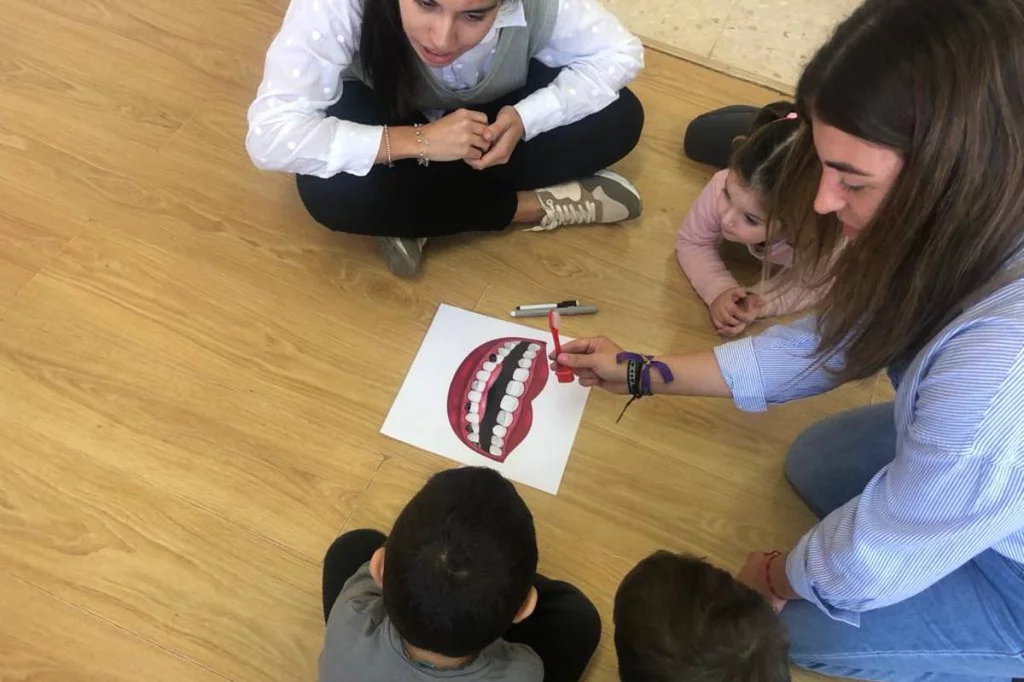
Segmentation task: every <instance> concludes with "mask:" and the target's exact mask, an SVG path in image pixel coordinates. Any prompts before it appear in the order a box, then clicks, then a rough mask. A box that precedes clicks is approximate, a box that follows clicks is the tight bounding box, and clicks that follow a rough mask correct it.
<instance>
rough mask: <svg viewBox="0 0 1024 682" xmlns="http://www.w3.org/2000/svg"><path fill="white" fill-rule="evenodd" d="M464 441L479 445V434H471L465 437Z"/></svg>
mask: <svg viewBox="0 0 1024 682" xmlns="http://www.w3.org/2000/svg"><path fill="white" fill-rule="evenodd" d="M466 440H468V441H469V442H470V443H479V442H480V434H479V433H471V434H469V435H468V436H466Z"/></svg>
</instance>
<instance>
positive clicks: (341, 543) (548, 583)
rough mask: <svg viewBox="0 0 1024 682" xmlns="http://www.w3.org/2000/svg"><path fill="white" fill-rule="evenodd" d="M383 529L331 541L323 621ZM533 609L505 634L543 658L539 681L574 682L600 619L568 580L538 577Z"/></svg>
mask: <svg viewBox="0 0 1024 682" xmlns="http://www.w3.org/2000/svg"><path fill="white" fill-rule="evenodd" d="M385 539H386V538H385V537H384V534H383V533H379V532H377V531H375V530H354V531H351V532H348V533H345V534H344V535H342V536H341V537H339V538H338V539H336V540H335V541H334V544H332V545H331V547H330V549H328V550H327V556H325V557H324V582H323V597H324V620H325V621H326V620H327V616H328V615H329V614H330V612H331V607H332V606H334V602H335V600H337V598H338V595H339V594H340V593H341V588H342V587H343V586H344V585H345V582H346V581H347V580H348V579H349V578H351V577H352V575H353V574H354V573H355V572H356V571H358V570H359V568H360V567H361V566H362V565H363V564H365V563H366V562H367V561H369V560H370V557H371V556H373V553H374V552H376V551H377V549H378V548H380V547H381V546H382V545H383V544H384V540H385ZM534 587H536V588H537V608H536V609H535V610H534V612H533V614H532V615H531V616H530V617H529V618H527V619H526V620H524V621H523V622H521V623H518V624H516V625H513V626H512V628H511V629H510V630H509V631H508V632H507V633H505V641H508V642H517V643H519V644H525V645H527V646H528V647H530V648H531V649H533V650H534V651H535V652H536V653H537V655H538V656H540V659H541V661H543V662H544V682H577V680H579V679H580V677H581V676H582V675H583V671H584V670H586V668H587V664H588V663H589V662H590V657H591V656H593V655H594V651H595V650H596V649H597V644H598V642H599V641H600V639H601V617H600V616H599V615H598V613H597V609H596V608H594V605H593V604H592V603H591V602H590V600H589V599H587V598H586V596H585V595H584V594H583V593H582V592H580V591H579V590H578V589H576V588H575V587H573V586H572V585H570V584H568V583H563V582H559V581H557V580H549V579H547V578H545V577H543V576H539V575H538V576H537V579H536V582H535V583H534Z"/></svg>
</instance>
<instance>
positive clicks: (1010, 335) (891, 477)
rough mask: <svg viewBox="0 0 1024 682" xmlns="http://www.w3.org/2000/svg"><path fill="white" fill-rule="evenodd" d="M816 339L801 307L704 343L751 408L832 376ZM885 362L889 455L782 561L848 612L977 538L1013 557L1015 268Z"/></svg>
mask: <svg viewBox="0 0 1024 682" xmlns="http://www.w3.org/2000/svg"><path fill="white" fill-rule="evenodd" d="M817 345H818V337H817V334H816V331H815V320H814V318H813V317H811V318H805V319H803V320H800V321H798V322H796V323H795V324H792V325H788V326H777V327H773V328H771V329H768V330H767V331H766V332H764V333H763V334H761V335H760V336H757V337H753V338H746V339H741V340H739V341H735V342H732V343H729V344H725V345H723V346H719V347H718V348H716V349H715V354H716V357H717V359H718V364H719V367H720V368H721V370H722V374H723V376H724V377H725V381H726V383H727V384H728V385H729V387H730V389H731V390H732V394H733V399H734V401H735V403H736V405H737V407H739V408H740V409H742V410H746V411H750V412H759V411H764V410H766V409H767V406H768V404H769V403H784V402H787V401H791V400H795V399H798V398H804V397H807V396H811V395H816V394H819V393H824V392H825V391H828V390H830V389H832V388H835V387H836V385H837V382H836V380H835V378H834V376H832V375H831V374H830V373H829V372H827V371H826V370H825V369H824V368H820V367H819V368H817V369H813V370H811V371H807V370H808V368H811V367H812V366H813V365H814V364H815V362H814V356H813V351H814V349H815V348H816V347H817ZM836 361H837V362H841V359H838V360H836ZM827 364H829V365H831V364H832V361H831V360H830V361H829V363H827ZM889 374H890V377H891V378H892V380H893V384H894V386H896V403H895V417H896V431H897V446H896V454H895V459H894V460H893V461H892V462H891V463H890V464H889V465H887V466H886V467H884V468H883V469H882V470H881V471H879V472H878V474H877V475H876V476H875V477H874V478H872V479H871V481H870V482H869V483H868V485H867V486H866V487H865V488H864V491H863V492H862V493H861V494H860V495H859V496H858V497H856V498H854V499H853V500H850V501H849V502H848V503H846V504H845V505H843V506H842V507H840V508H839V509H837V510H835V511H834V512H832V513H831V514H830V515H829V516H828V517H826V518H825V519H824V520H822V521H821V522H819V523H818V524H817V525H816V526H815V527H814V528H812V529H811V530H810V531H809V532H808V533H807V534H806V535H804V537H803V538H802V539H801V540H800V542H799V543H798V544H797V546H796V547H795V548H794V549H793V551H792V552H791V553H790V556H789V561H788V562H787V566H786V573H787V577H788V578H789V580H790V582H791V583H792V586H793V589H794V590H795V591H796V592H797V593H798V594H799V595H800V596H801V597H803V598H804V599H807V600H808V601H810V602H811V603H813V604H815V605H817V606H818V607H819V608H821V609H822V610H823V611H825V612H826V613H828V614H829V615H830V616H832V617H833V618H836V619H838V620H843V621H846V622H848V623H851V624H855V625H856V624H859V622H860V617H859V615H858V614H859V613H860V612H863V611H870V610H872V609H877V608H880V607H883V606H888V605H890V604H895V603H897V602H900V601H902V600H904V599H907V598H909V597H911V596H913V595H915V594H917V593H918V592H921V591H922V590H924V589H926V588H927V587H929V586H931V585H933V584H935V583H936V582H937V581H939V580H940V579H941V578H943V577H944V576H946V575H947V574H949V573H951V572H952V571H954V570H956V569H957V568H959V567H960V566H962V565H963V564H965V563H967V562H968V561H970V560H971V559H972V558H974V557H975V556H977V555H978V554H980V553H982V552H984V551H985V550H988V549H993V550H995V551H996V552H998V553H1000V554H1002V555H1003V556H1006V557H1008V558H1010V559H1013V560H1015V561H1019V562H1022V563H1024V280H1016V281H1014V282H1011V283H1010V284H1007V285H1006V286H1004V287H1002V288H1001V289H999V290H997V291H996V292H994V293H993V294H992V295H990V296H988V297H987V298H985V299H984V300H982V301H981V302H980V303H978V304H976V305H975V306H973V307H971V308H970V309H968V310H967V311H966V312H965V313H964V314H963V315H961V316H960V317H958V318H957V319H956V320H954V321H953V322H952V323H950V325H949V326H947V327H946V328H945V329H944V330H942V331H941V332H940V333H939V334H938V335H937V336H936V337H935V338H934V339H932V341H931V342H930V343H929V344H928V345H927V346H925V347H924V348H923V349H922V350H921V351H920V352H919V353H918V354H917V356H916V357H915V358H914V359H913V361H912V362H911V363H910V364H909V365H907V366H906V367H901V368H892V369H890V372H889Z"/></svg>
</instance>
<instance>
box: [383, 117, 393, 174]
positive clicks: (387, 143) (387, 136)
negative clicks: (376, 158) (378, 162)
mask: <svg viewBox="0 0 1024 682" xmlns="http://www.w3.org/2000/svg"><path fill="white" fill-rule="evenodd" d="M384 153H385V154H387V157H388V168H394V167H395V164H394V163H393V162H392V161H391V133H390V132H389V131H388V127H387V126H384Z"/></svg>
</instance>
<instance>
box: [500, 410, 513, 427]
mask: <svg viewBox="0 0 1024 682" xmlns="http://www.w3.org/2000/svg"><path fill="white" fill-rule="evenodd" d="M497 421H498V425H499V426H505V427H508V426H512V415H511V414H509V413H508V412H506V411H505V410H501V411H499V412H498V418H497Z"/></svg>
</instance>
